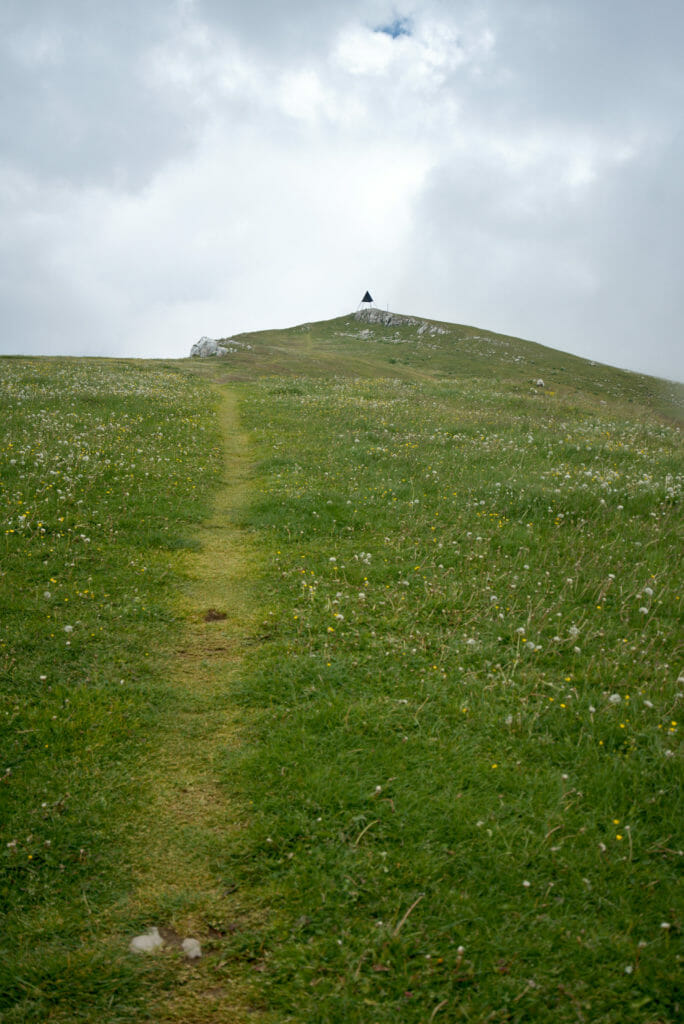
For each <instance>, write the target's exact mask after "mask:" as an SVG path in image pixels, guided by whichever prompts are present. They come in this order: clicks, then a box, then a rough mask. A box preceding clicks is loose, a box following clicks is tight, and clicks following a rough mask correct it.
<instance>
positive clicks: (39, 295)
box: [0, 0, 684, 376]
mask: <svg viewBox="0 0 684 1024" xmlns="http://www.w3.org/2000/svg"><path fill="white" fill-rule="evenodd" d="M406 18H408V19H410V24H411V34H410V36H407V35H405V34H401V33H389V34H387V33H378V32H377V31H375V32H374V31H373V30H377V29H378V27H379V26H383V25H384V26H391V25H392V24H394V23H396V24H401V23H402V21H401V20H402V19H406ZM683 27H684V11H682V9H681V6H680V5H679V4H678V3H675V2H674V0H672V2H670V0H656V2H654V3H652V4H651V5H650V6H649V7H648V8H645V7H642V6H641V5H638V4H636V3H634V2H633V0H625V2H620V3H618V2H617V0H604V2H602V3H600V4H596V3H594V2H591V3H590V2H589V0H553V2H552V0H526V2H525V3H518V4H511V3H510V2H508V0H463V2H453V0H422V2H421V0H417V2H412V3H411V4H409V3H406V4H402V3H393V2H384V0H371V2H370V3H369V2H361V0H349V2H345V3H342V2H331V3H329V4H321V3H320V2H319V0H293V2H292V3H290V4H288V5H283V4H281V3H276V2H275V0H253V2H252V3H250V4H245V3H243V2H237V0H194V2H193V0H176V2H170V0H150V2H149V3H145V4H140V3H133V2H131V0H121V2H120V3H118V4H109V5H106V4H104V3H92V2H86V0H50V2H48V0H34V2H33V3H31V4H30V5H27V4H25V3H19V2H16V0H6V2H5V3H4V4H3V6H2V9H1V10H0V86H1V88H0V96H2V97H4V99H3V100H0V104H3V105H2V107H1V110H2V119H1V121H0V125H1V127H0V217H1V218H2V223H3V233H2V236H1V237H0V303H1V305H2V310H3V321H4V329H3V334H2V337H1V338H0V350H4V351H19V350H22V349H23V350H25V351H46V352H49V351H67V350H69V351H73V352H83V351H101V352H102V353H103V354H113V353H123V352H125V351H134V352H135V351H137V352H138V353H140V352H141V351H145V352H147V353H148V354H154V353H156V354H158V353H159V352H160V351H162V350H163V346H164V345H166V346H167V349H169V348H170V349H172V350H173V351H174V353H175V354H179V355H180V354H183V352H184V351H186V350H187V349H188V348H189V344H190V342H191V341H192V340H195V335H197V336H198V335H199V334H204V333H207V334H222V333H223V334H225V333H231V332H233V331H235V330H241V329H251V328H258V327H262V326H277V325H278V324H283V323H287V322H297V321H301V320H303V319H312V318H315V317H318V316H320V317H324V316H326V315H331V316H332V315H336V314H337V313H339V312H343V311H344V310H345V309H346V308H348V307H350V306H352V305H354V304H355V302H356V301H358V297H359V296H357V292H359V295H360V294H362V293H363V291H364V290H365V288H366V287H370V289H371V292H372V293H375V290H377V291H378V293H379V300H380V301H381V302H383V303H384V302H388V303H390V304H391V305H393V306H395V307H396V308H405V309H407V310H409V311H411V310H413V311H415V312H421V313H423V314H425V315H435V316H439V317H443V318H444V319H453V320H462V321H463V320H465V321H466V322H468V321H470V322H472V323H476V324H480V325H482V326H484V327H492V328H494V329H498V330H502V331H507V332H513V333H519V334H523V335H525V336H528V337H533V338H535V339H537V340H539V341H543V342H546V343H547V344H552V345H557V346H559V347H564V348H569V349H572V350H574V351H581V352H583V353H584V354H592V355H594V357H595V358H599V359H604V360H608V361H614V362H617V363H627V364H628V365H631V366H635V367H640V368H644V369H649V368H650V369H652V370H653V371H654V372H658V373H662V374H664V375H670V376H675V375H679V376H684V365H682V362H681V356H680V355H679V348H678V346H677V339H678V332H679V324H680V322H681V318H682V317H681V314H682V299H681V298H680V297H679V288H678V281H677V269H678V268H679V267H681V262H682V261H681V257H682V252H681V243H680V241H679V239H680V238H681V237H682V232H681V219H682V199H683V196H682V188H681V185H680V168H681V166H682V156H683V155H684V154H682V142H681V130H682V115H681V110H682V108H683V107H684V102H683V100H684V85H683V82H682V72H681V63H680V58H679V53H680V52H681V34H682V29H683ZM395 35H396V38H394V36H395ZM303 282H304V283H312V284H313V287H308V286H307V284H302V283H303ZM265 297H267V299H265Z"/></svg>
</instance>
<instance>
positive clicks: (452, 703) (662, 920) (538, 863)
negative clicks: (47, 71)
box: [0, 317, 684, 1024]
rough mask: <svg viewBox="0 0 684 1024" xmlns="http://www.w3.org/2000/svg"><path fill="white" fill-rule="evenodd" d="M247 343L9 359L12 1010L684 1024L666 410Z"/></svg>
mask: <svg viewBox="0 0 684 1024" xmlns="http://www.w3.org/2000/svg"><path fill="white" fill-rule="evenodd" d="M239 340H240V341H241V342H243V343H244V344H245V345H249V346H250V347H249V348H247V347H245V348H243V349H240V350H239V351H238V352H236V353H233V354H231V355H230V356H227V357H225V358H222V359H218V360H217V359H202V360H199V359H193V360H177V361H166V362H161V361H149V362H145V361H114V360H85V359H84V360H76V359H71V360H68V359H23V358H9V359H2V360H0V408H2V439H1V443H0V459H1V470H0V481H1V490H0V495H1V497H2V501H1V506H0V507H1V509H2V536H1V537H0V544H1V545H2V558H1V567H0V571H1V575H0V607H1V609H2V616H1V620H0V672H1V674H2V683H1V684H0V685H1V689H0V750H2V763H1V764H0V866H1V874H0V895H1V897H2V912H3V918H4V923H3V927H2V931H1V932H0V946H1V948H2V958H1V965H0V1020H2V1021H3V1022H7V1024H19V1022H34V1021H35V1022H42V1021H51V1022H58V1024H61V1022H69V1021H92V1022H95V1021H98V1022H106V1024H115V1022H117V1024H118V1022H132V1021H141V1020H149V1021H159V1022H167V1021H168V1022H172V1021H178V1022H181V1021H182V1022H184V1024H195V1022H197V1024H201V1022H207V1024H209V1022H223V1021H226V1022H227V1021H263V1022H266V1024H271V1022H273V1024H275V1022H302V1024H309V1022H317V1024H318V1022H320V1024H323V1022H326V1024H328V1022H330V1024H337V1022H340V1024H346V1022H350V1024H356V1022H358V1024H374V1022H378V1024H380V1022H390V1021H391V1022H397V1021H399V1022H402V1024H430V1022H432V1021H435V1022H437V1024H439V1022H451V1021H454V1022H456V1021H469V1022H483V1021H489V1022H495V1024H508V1022H511V1024H513V1022H524V1021H530V1022H537V1021H538V1022H549V1024H550V1022H561V1024H565V1022H568V1024H570V1022H576V1021H580V1022H582V1021H589V1022H591V1021H600V1022H606V1024H623V1022H639V1024H674V1022H675V1021H678V1020H679V1019H681V1013H682V998H683V996H682V991H681V952H682V949H681V930H682V901H681V895H680V891H679V889H678V878H679V876H680V874H681V867H682V856H683V851H684V837H683V836H682V813H681V808H682V803H681V778H682V776H681V759H680V754H681V744H680V734H681V715H682V709H681V703H682V695H683V693H684V662H683V659H682V644H681V638H682V630H681V617H682V611H681V603H682V600H681V597H682V571H681V550H682V518H681V500H682V482H683V480H684V473H683V461H682V446H681V421H682V410H683V408H684V389H683V388H682V386H680V385H676V384H673V383H671V382H665V381H659V380H656V379H654V378H648V377H645V376H640V375H637V374H632V373H627V372H625V371H619V370H615V369H612V368H610V367H606V366H601V365H598V364H593V363H591V362H589V361H587V360H583V359H580V358H578V357H574V356H570V355H567V354H564V353H559V352H555V351H553V350H551V349H547V348H544V347H543V346H539V345H534V344H533V343H531V342H524V341H521V340H519V339H515V338H509V337H504V336H501V335H494V334H491V333H490V332H486V331H484V330H479V329H475V328H471V327H464V326H456V325H449V324H438V323H433V322H431V321H430V322H428V324H427V326H426V327H425V328H423V327H422V324H415V323H413V324H411V323H403V324H398V325H393V326H389V327H385V326H382V325H378V324H366V323H359V322H358V321H356V320H354V318H353V317H343V318H339V319H338V320H333V321H327V322H325V323H321V324H307V325H302V326H300V327H297V328H292V329H291V330H287V331H269V332H263V333H259V334H252V335H248V336H243V337H242V338H240V339H239ZM152 926H156V927H158V928H159V929H160V930H161V931H162V932H163V935H164V937H165V938H166V944H165V946H164V947H163V949H161V950H160V951H159V952H157V953H154V954H151V955H142V956H141V955H136V954H133V953H131V952H129V948H128V943H129V942H130V939H131V938H132V937H133V936H135V935H139V934H142V933H144V932H145V931H146V930H147V929H148V928H150V927H152ZM190 935H191V936H193V937H195V938H197V939H198V940H199V941H200V942H201V944H202V949H203V956H202V958H201V959H200V960H198V961H196V962H188V961H186V960H185V959H184V958H183V956H182V952H181V950H180V949H179V941H180V938H182V937H184V936H190Z"/></svg>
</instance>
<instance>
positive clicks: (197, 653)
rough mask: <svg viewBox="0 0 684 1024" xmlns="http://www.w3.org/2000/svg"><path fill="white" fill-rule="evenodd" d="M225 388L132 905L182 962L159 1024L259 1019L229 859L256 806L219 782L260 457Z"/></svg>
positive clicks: (231, 729) (232, 737)
mask: <svg viewBox="0 0 684 1024" xmlns="http://www.w3.org/2000/svg"><path fill="white" fill-rule="evenodd" d="M216 394H217V395H218V398H219V406H218V421H219V424H220V429H221V432H222V435H223V439H224V451H225V457H224V471H223V476H222V481H221V485H220V487H219V490H218V491H217V493H216V496H215V501H214V507H213V511H212V514H211V516H210V518H209V519H208V520H207V521H205V522H204V523H203V524H202V526H201V527H200V529H199V531H198V534H197V540H198V541H199V544H200V545H201V547H200V549H199V550H198V551H197V552H196V553H192V554H190V555H185V556H184V557H183V567H184V571H185V573H186V575H187V576H188V583H187V587H186V588H185V592H184V593H183V594H182V595H180V600H181V602H182V607H181V613H182V615H183V617H184V618H185V620H186V622H187V628H186V631H185V636H184V637H183V642H182V644H181V646H180V649H179V650H178V652H177V655H176V657H174V659H173V664H172V666H171V673H170V677H169V679H168V692H169V695H170V698H171V700H170V702H169V703H170V711H169V714H168V722H166V723H165V724H164V731H163V733H162V734H160V738H159V744H158V749H157V750H156V751H154V755H153V763H152V764H151V765H149V767H148V771H149V778H150V782H151V787H150V788H151V791H152V792H153V793H154V800H153V804H152V805H151V806H150V807H149V811H148V816H147V822H146V825H145V830H144V832H143V834H142V835H141V836H140V854H139V856H140V864H139V865H138V868H137V870H136V882H137V888H136V893H135V896H134V898H133V901H132V904H133V905H132V907H129V908H128V912H129V913H131V914H132V915H133V916H134V917H136V918H138V919H140V920H146V921H148V922H149V925H150V926H151V925H156V926H157V927H159V930H160V932H161V933H162V935H164V936H165V938H166V940H167V948H166V949H165V950H164V951H163V952H162V953H161V954H160V955H161V956H163V957H165V958H168V961H170V962H172V963H173V964H174V965H176V966H175V970H176V972H177V976H176V983H175V984H174V986H173V990H172V992H171V993H170V995H169V996H167V998H166V999H165V1001H164V1002H163V1003H161V1004H158V1005H155V1006H154V1007H150V1014H151V1017H150V1019H153V1020H154V1021H156V1022H159V1024H162V1022H163V1024H172V1022H179V1024H180V1022H182V1024H204V1022H206V1024H208V1022H211V1024H224V1022H226V1024H228V1022H230V1024H236V1022H242V1021H255V1020H256V1019H257V1018H258V1016H259V1014H258V1013H256V1012H255V1011H254V1010H251V1011H250V1007H249V1001H248V995H247V993H246V992H244V991H240V989H239V987H238V986H236V984H235V983H234V981H233V980H232V979H231V978H230V966H229V961H230V936H231V934H232V932H233V931H234V930H235V929H236V928H240V927H243V926H244V925H245V924H246V923H248V921H249V908H245V907H243V906H241V903H240V894H239V892H234V891H233V887H232V886H231V882H230V879H229V878H227V877H226V875H225V870H224V869H223V866H222V863H221V861H222V852H223V851H225V849H226V846H227V844H228V843H229V842H230V837H231V835H236V834H238V833H239V831H240V829H241V827H242V820H243V817H244V810H243V809H242V808H240V807H239V806H237V805H236V804H235V803H231V800H230V794H227V793H226V792H225V790H224V789H222V788H221V786H220V784H219V781H218V777H219V768H218V765H219V763H220V760H221V758H222V757H223V756H224V754H225V752H226V750H228V749H230V747H231V746H234V745H235V744H236V743H237V742H239V740H238V737H237V726H236V715H235V709H234V708H233V707H232V706H231V701H230V684H231V681H232V679H233V678H234V676H235V673H236V672H237V671H238V669H239V666H240V663H241V659H242V656H243V652H244V648H245V645H246V643H247V642H248V641H249V638H250V636H253V635H254V629H255V622H254V617H255V608H256V602H255V600H254V596H253V594H252V593H251V591H250V579H251V578H252V576H253V573H252V569H253V568H254V566H255V564H256V563H255V552H254V550H253V548H250V542H249V538H248V537H247V536H246V534H245V532H244V531H242V530H241V529H240V527H239V526H238V525H237V524H236V521H235V512H236V511H238V510H239V509H240V508H241V507H242V506H243V504H244V503H245V502H246V500H247V496H248V492H249V476H250V463H249V454H248V448H247V441H246V438H245V437H244V436H243V435H242V434H241V433H240V426H239V419H238V412H237V399H236V395H235V393H234V391H233V390H231V389H229V388H226V387H225V386H224V387H221V388H218V387H217V388H216ZM214 612H217V613H219V615H220V616H221V617H218V615H217V616H215V615H214V614H213V613H214ZM207 613H209V614H207ZM186 937H192V938H197V939H199V941H200V942H201V944H202V948H203V950H204V951H205V955H204V956H203V957H202V959H201V960H199V961H195V962H193V963H188V962H186V961H185V960H184V958H183V955H182V952H181V950H180V949H179V948H177V947H178V945H179V944H180V942H181V941H182V939H183V938H186ZM174 945H175V946H176V948H174Z"/></svg>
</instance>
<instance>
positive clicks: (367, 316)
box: [354, 306, 422, 327]
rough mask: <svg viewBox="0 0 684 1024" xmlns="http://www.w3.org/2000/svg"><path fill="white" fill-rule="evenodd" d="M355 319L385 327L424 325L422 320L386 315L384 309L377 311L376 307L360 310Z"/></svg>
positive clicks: (396, 314)
mask: <svg viewBox="0 0 684 1024" xmlns="http://www.w3.org/2000/svg"><path fill="white" fill-rule="evenodd" d="M354 319H355V320H363V321H364V322H365V323H367V324H382V325H383V327H418V325H419V324H421V323H422V321H421V320H414V318H413V317H411V316H401V315H400V314H399V313H386V312H385V310H384V309H376V308H375V307H374V306H369V307H368V308H367V309H359V310H358V311H357V312H356V313H354Z"/></svg>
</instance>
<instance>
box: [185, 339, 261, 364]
mask: <svg viewBox="0 0 684 1024" xmlns="http://www.w3.org/2000/svg"><path fill="white" fill-rule="evenodd" d="M251 348H252V346H251V345H245V344H244V342H242V341H236V340H235V338H223V339H222V340H221V341H216V339H215V338H207V337H206V336H205V337H204V338H200V340H199V341H196V342H195V344H194V345H193V346H192V348H191V349H190V356H191V357H193V356H199V357H200V358H201V359H204V358H206V357H207V356H229V355H232V354H233V353H234V352H242V351H251Z"/></svg>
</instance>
